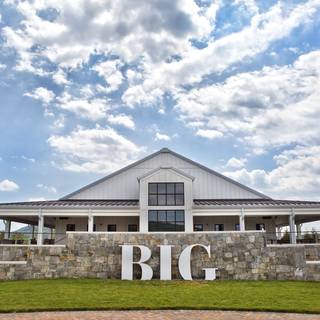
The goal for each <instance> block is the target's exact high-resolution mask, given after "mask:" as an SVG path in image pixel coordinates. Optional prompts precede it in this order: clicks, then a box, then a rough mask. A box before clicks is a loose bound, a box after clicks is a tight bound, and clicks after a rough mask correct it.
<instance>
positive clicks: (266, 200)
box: [0, 148, 320, 244]
mask: <svg viewBox="0 0 320 320" xmlns="http://www.w3.org/2000/svg"><path fill="white" fill-rule="evenodd" d="M0 219H3V220H5V226H6V229H5V235H4V236H5V238H9V237H10V224H11V221H15V222H22V223H26V224H30V225H32V226H37V230H38V231H39V232H37V233H35V232H34V231H33V235H32V237H34V238H36V239H37V241H35V240H34V243H37V244H42V243H43V242H46V241H48V240H47V239H48V238H51V237H52V234H51V235H48V234H45V233H44V232H43V230H44V227H49V228H52V229H54V230H55V232H54V235H55V236H54V238H55V240H54V241H52V240H51V241H52V243H53V242H55V243H56V244H61V243H64V241H65V239H66V232H67V231H88V232H96V231H100V232H142V233H147V232H201V231H216V232H221V231H246V230H265V232H266V235H267V239H268V241H269V242H275V241H276V240H277V237H278V235H277V232H278V230H279V228H280V227H283V226H289V230H290V240H291V242H292V243H296V241H297V235H298V237H299V230H300V225H301V224H302V223H305V222H312V221H317V220H320V202H311V201H288V200H274V199H271V198H270V197H268V196H266V195H264V194H262V193H260V192H258V191H255V190H253V189H251V188H249V187H247V186H244V185H242V184H240V183H238V182H236V181H234V180H232V179H230V178H228V177H225V176H223V175H221V174H219V173H217V172H215V171H213V170H211V169H209V168H207V167H205V166H203V165H201V164H199V163H196V162H194V161H192V160H190V159H188V158H186V157H184V156H182V155H180V154H177V153H175V152H173V151H171V150H169V149H167V148H164V149H161V150H160V151H158V152H155V153H153V154H151V155H149V156H147V157H145V158H144V159H142V160H139V161H137V162H135V163H133V164H131V165H129V166H127V167H125V168H123V169H121V170H119V171H117V172H114V173H112V174H110V175H108V176H106V177H104V178H102V179H100V180H98V181H96V182H94V183H92V184H90V185H87V186H85V187H83V188H81V189H79V190H77V191H75V192H72V193H71V194H69V195H67V196H65V197H63V198H61V199H60V200H56V201H34V202H16V203H2V204H0Z"/></svg>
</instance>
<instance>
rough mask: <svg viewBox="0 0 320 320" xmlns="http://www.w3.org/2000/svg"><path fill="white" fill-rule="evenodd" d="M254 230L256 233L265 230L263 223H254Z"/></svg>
mask: <svg viewBox="0 0 320 320" xmlns="http://www.w3.org/2000/svg"><path fill="white" fill-rule="evenodd" d="M256 230H257V231H262V230H264V231H265V230H266V225H265V223H256Z"/></svg>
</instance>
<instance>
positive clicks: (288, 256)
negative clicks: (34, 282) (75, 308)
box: [0, 232, 317, 280]
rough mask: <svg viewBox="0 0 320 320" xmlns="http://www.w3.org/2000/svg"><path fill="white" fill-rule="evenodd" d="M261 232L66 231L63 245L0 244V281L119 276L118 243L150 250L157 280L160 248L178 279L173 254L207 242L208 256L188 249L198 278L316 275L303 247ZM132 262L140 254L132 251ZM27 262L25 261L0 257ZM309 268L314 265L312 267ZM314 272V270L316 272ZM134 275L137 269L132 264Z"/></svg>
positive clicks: (119, 258)
mask: <svg viewBox="0 0 320 320" xmlns="http://www.w3.org/2000/svg"><path fill="white" fill-rule="evenodd" d="M265 243H266V241H265V234H264V233H263V232H211V233H209V232H208V233H206V232H201V233H148V234H143V233H90V234H89V233H85V232H83V233H81V232H72V233H68V235H67V244H66V246H65V247H64V246H40V247H38V246H8V245H1V246H0V279H34V278H61V277H63V278H76V277H89V278H109V279H110V278H111V279H119V278H120V277H121V247H120V245H123V244H133V245H145V246H147V247H149V248H150V249H151V250H152V257H151V259H150V261H148V264H149V265H150V266H151V267H152V268H153V271H154V278H155V279H159V251H160V249H159V247H157V246H158V245H161V244H166V245H173V246H174V247H173V248H172V277H173V279H180V278H181V276H180V274H179V270H178V258H179V256H180V253H181V251H182V250H183V249H184V248H185V247H186V246H188V245H192V244H203V245H210V246H211V258H209V257H208V255H207V254H206V253H205V251H204V250H203V249H201V248H199V247H198V248H194V250H193V251H192V259H191V265H192V273H193V277H194V278H198V279H202V278H203V276H204V275H203V270H202V268H206V267H207V268H209V267H211V268H213V267H215V268H218V270H217V278H218V279H239V280H244V279H250V280H271V279H281V280H284V279H290V280H293V279H296V280H304V279H311V278H312V279H315V277H310V276H309V275H308V270H311V269H312V268H308V267H307V265H306V259H305V255H306V251H305V247H304V246H268V247H266V245H265ZM134 259H135V261H137V260H138V259H139V256H138V254H137V252H135V253H134ZM13 260H15V261H26V262H27V263H26V265H20V264H19V265H18V264H17V265H15V264H1V261H13ZM312 270H314V269H312ZM315 272H317V271H315ZM134 275H135V277H136V278H137V277H139V275H140V269H139V267H137V266H135V267H134Z"/></svg>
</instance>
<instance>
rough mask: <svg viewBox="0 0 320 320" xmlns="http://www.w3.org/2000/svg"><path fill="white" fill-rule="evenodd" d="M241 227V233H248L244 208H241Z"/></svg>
mask: <svg viewBox="0 0 320 320" xmlns="http://www.w3.org/2000/svg"><path fill="white" fill-rule="evenodd" d="M239 226H240V231H246V223H245V217H244V209H243V208H241V212H240V216H239Z"/></svg>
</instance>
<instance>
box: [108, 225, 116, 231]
mask: <svg viewBox="0 0 320 320" xmlns="http://www.w3.org/2000/svg"><path fill="white" fill-rule="evenodd" d="M116 231H117V225H116V224H108V232H116Z"/></svg>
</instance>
